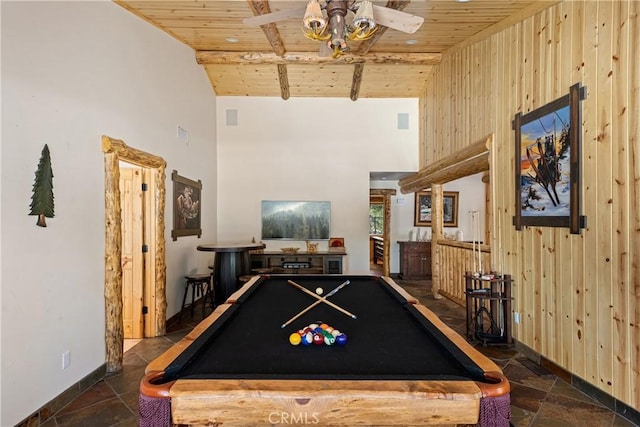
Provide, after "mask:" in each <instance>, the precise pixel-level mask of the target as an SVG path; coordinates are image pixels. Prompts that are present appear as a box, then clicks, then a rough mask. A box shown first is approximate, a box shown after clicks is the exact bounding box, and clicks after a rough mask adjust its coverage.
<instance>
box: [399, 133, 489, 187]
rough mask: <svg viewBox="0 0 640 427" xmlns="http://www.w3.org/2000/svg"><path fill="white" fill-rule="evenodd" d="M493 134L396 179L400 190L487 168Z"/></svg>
mask: <svg viewBox="0 0 640 427" xmlns="http://www.w3.org/2000/svg"><path fill="white" fill-rule="evenodd" d="M492 140H493V134H490V135H487V136H486V137H484V138H481V139H479V140H478V141H476V142H474V143H473V144H471V145H468V146H466V147H465V148H462V149H461V150H458V151H456V152H455V153H453V154H451V155H449V156H447V157H445V158H443V159H441V160H439V161H437V162H435V163H432V164H430V165H429V166H426V167H424V168H422V169H420V170H419V171H418V172H416V173H414V174H412V175H409V176H407V177H405V178H402V179H401V180H400V181H398V185H399V186H400V192H402V193H403V194H407V193H414V192H416V191H420V190H423V189H425V188H428V187H429V186H430V185H431V184H444V183H446V182H449V181H452V180H454V179H458V178H462V177H464V176H468V175H473V174H474V173H479V172H483V171H486V170H489V148H490V147H491V141H492Z"/></svg>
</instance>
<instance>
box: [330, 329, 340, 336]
mask: <svg viewBox="0 0 640 427" xmlns="http://www.w3.org/2000/svg"><path fill="white" fill-rule="evenodd" d="M341 333H342V332H340V331H339V330H337V329H334V330H333V331H331V335H333V336H334V337H337V336H338V335H340V334H341Z"/></svg>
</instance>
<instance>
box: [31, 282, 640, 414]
mask: <svg viewBox="0 0 640 427" xmlns="http://www.w3.org/2000/svg"><path fill="white" fill-rule="evenodd" d="M398 283H399V284H401V285H402V286H404V287H405V288H406V289H407V290H408V291H409V292H410V293H411V294H413V295H414V296H415V297H417V298H418V299H419V300H420V301H421V302H422V303H423V304H425V305H426V306H428V307H429V308H430V309H431V310H433V311H434V312H435V313H436V314H437V315H438V316H440V318H442V319H443V321H444V322H445V323H447V324H448V325H449V326H451V327H452V328H453V329H455V330H456V331H458V332H459V333H461V334H463V335H464V333H465V310H464V309H463V308H462V307H460V306H459V305H457V304H455V303H453V302H451V301H448V300H446V299H443V300H435V299H433V297H431V293H430V289H429V283H428V282H413V283H412V282H407V281H400V280H398ZM199 312H200V310H196V315H198V314H197V313H199ZM184 318H185V322H184V323H181V324H178V325H174V326H172V327H170V328H169V329H168V333H167V335H166V336H164V337H158V338H148V339H145V340H142V341H141V342H140V343H138V344H136V345H135V346H134V347H133V348H131V350H129V351H127V352H126V353H125V357H124V368H123V370H122V372H118V373H115V374H108V375H107V376H106V377H105V378H104V379H102V380H100V381H98V382H97V383H96V384H95V385H93V386H92V387H90V388H89V389H88V390H87V391H86V392H84V393H82V394H81V395H80V396H79V397H77V398H76V399H75V400H73V401H72V402H71V403H69V404H68V405H67V406H66V407H64V408H62V409H61V410H60V411H58V412H57V413H55V414H54V415H53V416H52V417H50V418H49V419H48V420H46V421H44V422H43V423H42V424H40V425H43V426H47V427H53V426H65V427H75V426H87V427H102V426H104V427H106V426H132V427H133V426H137V416H136V413H137V405H138V400H137V399H138V382H139V380H140V378H141V377H142V374H143V372H144V368H145V366H146V365H147V363H149V362H150V361H151V360H153V359H154V358H155V357H157V356H158V355H160V354H161V353H162V352H164V351H165V350H166V349H167V348H169V347H171V346H172V345H173V344H174V343H175V342H177V341H178V340H180V339H181V338H182V337H183V336H184V335H185V334H186V333H187V332H188V331H189V330H190V329H191V328H193V326H195V324H197V321H198V320H199V319H189V316H188V315H187V316H184ZM478 349H479V350H480V351H482V352H483V353H485V354H486V355H487V356H489V357H491V358H492V359H493V360H494V361H495V362H496V363H497V364H498V365H499V366H501V367H502V369H503V371H504V373H505V374H506V375H507V377H508V378H509V380H510V382H511V412H512V424H513V426H515V427H525V426H530V427H542V426H544V427H569V426H575V427H591V426H593V427H605V426H606V427H631V426H634V425H635V424H633V423H631V422H629V421H627V420H626V419H624V418H623V417H621V416H619V415H616V414H615V413H614V412H612V411H610V410H608V409H607V408H606V407H604V406H603V405H601V404H600V403H598V402H597V401H595V400H593V399H591V398H590V397H588V396H587V395H585V394H583V393H582V392H580V391H578V390H577V389H575V388H573V387H571V386H570V385H569V384H568V383H566V382H565V381H563V380H562V379H561V378H559V377H557V376H556V375H554V374H552V373H551V372H549V371H547V370H545V369H544V368H542V367H540V366H539V365H537V364H535V363H533V362H531V361H530V360H529V359H527V358H526V357H524V355H522V354H519V353H518V352H516V351H515V350H514V349H513V348H503V347H500V346H488V347H482V346H478ZM31 421H34V420H33V419H32V420H31ZM34 425H38V424H37V423H33V422H31V423H29V426H34Z"/></svg>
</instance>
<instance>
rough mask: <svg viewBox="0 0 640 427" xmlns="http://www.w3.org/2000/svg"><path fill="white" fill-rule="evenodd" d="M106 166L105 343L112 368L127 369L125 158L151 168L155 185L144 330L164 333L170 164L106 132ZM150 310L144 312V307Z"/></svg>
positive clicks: (149, 214) (148, 200)
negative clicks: (122, 183)
mask: <svg viewBox="0 0 640 427" xmlns="http://www.w3.org/2000/svg"><path fill="white" fill-rule="evenodd" d="M102 151H103V153H104V166H105V190H104V192H105V284H104V293H105V323H106V325H105V344H106V367H107V372H117V371H119V370H121V369H122V363H123V354H124V351H123V343H124V318H123V268H122V253H123V252H122V204H121V192H120V162H121V161H124V162H126V163H130V164H133V165H135V166H138V167H140V168H142V169H143V170H144V171H145V180H146V181H148V188H149V189H150V191H147V192H145V196H144V197H145V207H146V208H145V217H146V218H148V220H147V221H145V222H144V236H145V237H146V239H147V242H149V243H148V244H146V246H147V247H146V248H145V249H146V251H145V252H144V254H143V260H144V269H143V270H144V273H143V282H144V283H147V284H148V286H147V289H146V290H147V292H144V299H143V307H146V310H145V311H146V314H144V316H146V319H147V320H146V321H145V322H144V336H148V337H152V336H158V335H164V333H165V328H166V306H167V303H166V264H165V240H164V227H165V224H164V208H165V192H166V191H165V168H166V162H165V160H164V159H162V158H161V157H158V156H155V155H153V154H149V153H146V152H144V151H141V150H138V149H135V148H132V147H128V146H127V145H126V144H125V143H124V142H123V141H121V140H118V139H113V138H110V137H108V136H103V137H102ZM143 313H144V312H143Z"/></svg>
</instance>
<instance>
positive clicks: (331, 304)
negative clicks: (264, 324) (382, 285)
mask: <svg viewBox="0 0 640 427" xmlns="http://www.w3.org/2000/svg"><path fill="white" fill-rule="evenodd" d="M287 283H288V284H290V285H291V286H294V287H296V288H298V289H300V290H301V291H303V292H305V293H307V294H309V295H311V296H312V297H314V298H316V299H317V300H318V301H316V302H314V303H313V304H311V305H310V306H309V307H307V308H305V309H304V310H302V311H301V312H300V313H298V314H296V315H295V316H293V317H292V318H291V319H289V320H287V321H286V322H284V323H283V324H282V326H280V328H285V327H287V326H288V325H289V324H291V322H293V321H294V320H296V319H297V318H298V317H300V316H302V315H303V314H305V313H306V312H307V311H309V310H311V309H312V308H313V307H315V306H317V305H319V304H321V303H325V304H327V305H328V306H329V307H333V308H335V309H336V310H338V311H340V312H342V313H344V314H346V315H347V316H349V317H351V318H352V319H357V317H356V315H355V314H353V313H350V312H348V311H347V310H345V309H344V308H342V307H340V306H339V305H336V304H334V303H332V302H331V301H328V300H327V298H329V297H330V296H333V295H335V294H336V293H337V292H338V291H339V290H340V289H342V288H344V287H345V286H347V285H348V284H349V283H351V282H350V281H349V280H346V281H345V282H344V283H343V284H341V285H340V286H338V287H337V288H335V289H334V290H332V291H331V292H329V293H328V294H326V295H325V296H323V297H321V296H319V295H316V294H314V293H313V292H311V291H310V290H309V289H307V288H305V287H304V286H300V285H298V284H297V283H296V282H294V281H293V280H288V281H287Z"/></svg>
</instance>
